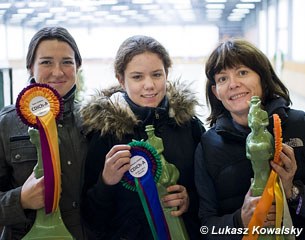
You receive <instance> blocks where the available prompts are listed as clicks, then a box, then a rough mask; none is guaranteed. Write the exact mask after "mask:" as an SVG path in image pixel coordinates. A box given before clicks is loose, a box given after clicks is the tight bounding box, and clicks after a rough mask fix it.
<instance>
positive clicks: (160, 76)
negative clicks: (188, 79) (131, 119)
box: [119, 52, 167, 107]
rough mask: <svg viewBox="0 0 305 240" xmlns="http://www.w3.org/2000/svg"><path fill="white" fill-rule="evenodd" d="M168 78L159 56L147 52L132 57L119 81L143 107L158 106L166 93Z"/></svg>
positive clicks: (131, 97) (130, 96) (133, 99)
mask: <svg viewBox="0 0 305 240" xmlns="http://www.w3.org/2000/svg"><path fill="white" fill-rule="evenodd" d="M166 78H167V76H166V73H165V69H164V65H163V62H162V60H161V59H160V58H159V56H158V55H157V54H155V53H151V52H145V53H141V54H139V55H136V56H134V57H133V58H132V60H131V61H130V62H129V63H128V64H127V66H126V69H125V71H124V77H123V78H122V79H119V81H120V83H121V85H122V87H123V88H124V89H125V91H126V92H127V94H128V96H129V98H130V99H131V100H132V101H133V102H134V103H136V104H137V105H139V106H142V107H157V106H158V105H159V103H160V102H161V101H162V99H163V98H164V96H165V93H166Z"/></svg>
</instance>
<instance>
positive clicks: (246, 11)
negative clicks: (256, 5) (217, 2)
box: [232, 8, 250, 14]
mask: <svg viewBox="0 0 305 240" xmlns="http://www.w3.org/2000/svg"><path fill="white" fill-rule="evenodd" d="M232 12H234V13H244V14H247V13H249V12H250V10H249V9H248V8H234V9H233V10H232Z"/></svg>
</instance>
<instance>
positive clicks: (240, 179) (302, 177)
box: [195, 98, 305, 240]
mask: <svg viewBox="0 0 305 240" xmlns="http://www.w3.org/2000/svg"><path fill="white" fill-rule="evenodd" d="M265 110H266V111H267V112H268V116H269V118H270V124H269V126H268V130H269V132H270V133H272V134H273V130H272V129H273V121H272V114H273V113H277V114H278V115H279V117H280V118H281V122H282V132H283V135H282V137H283V142H284V143H286V144H288V145H290V146H291V147H293V149H294V153H295V157H296V161H297V167H298V169H297V172H296V174H295V178H294V182H295V184H296V185H298V186H299V187H300V190H301V194H302V199H305V195H304V184H305V147H304V143H305V131H303V130H304V129H305V113H304V112H303V111H298V110H293V109H290V108H288V107H287V105H286V102H285V101H284V99H282V98H278V99H275V100H273V101H272V102H270V103H269V104H268V105H267V106H265ZM302 129H303V130H302ZM250 131H251V129H250V128H244V127H242V126H240V125H238V124H236V123H234V122H233V120H232V118H231V116H230V115H225V116H223V117H222V118H219V119H218V120H217V121H216V124H215V125H214V126H213V127H212V128H211V129H209V130H208V131H207V132H206V133H205V134H203V136H202V138H201V143H200V144H199V145H198V148H197V150H196V154H195V182H196V187H197V190H198V193H199V196H200V210H199V217H200V219H201V224H202V225H203V226H207V227H208V229H209V234H207V235H204V237H205V239H228V240H231V239H232V240H233V239H241V238H242V235H234V234H232V235H228V234H227V235H219V234H214V235H213V234H211V233H212V229H213V228H214V230H215V231H214V232H216V233H217V232H218V229H222V230H223V229H226V228H231V229H232V228H235V229H237V228H243V227H244V226H243V224H242V221H241V206H242V205H243V201H244V198H245V195H246V193H247V191H248V190H249V188H250V183H251V178H253V171H252V165H251V161H250V160H249V159H247V157H246V138H247V136H248V134H249V133H250ZM298 203H299V202H296V203H293V204H291V203H289V207H290V214H291V216H292V220H293V224H294V226H295V227H298V228H303V229H305V203H304V201H303V204H302V206H301V209H300V213H299V214H298V215H297V214H296V208H297V206H298ZM232 231H234V229H233V230H232ZM219 233H221V230H219ZM297 239H305V233H304V230H303V231H302V235H301V236H299V238H297Z"/></svg>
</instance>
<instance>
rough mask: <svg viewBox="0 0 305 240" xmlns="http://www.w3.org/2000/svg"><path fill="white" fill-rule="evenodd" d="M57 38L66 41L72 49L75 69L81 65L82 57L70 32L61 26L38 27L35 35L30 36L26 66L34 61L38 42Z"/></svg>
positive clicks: (28, 67) (29, 65)
mask: <svg viewBox="0 0 305 240" xmlns="http://www.w3.org/2000/svg"><path fill="white" fill-rule="evenodd" d="M53 39H55V40H58V41H62V42H66V43H68V44H69V45H70V47H71V48H72V49H73V51H74V54H75V61H76V67H77V69H79V68H80V66H81V65H82V57H81V55H80V53H79V50H78V47H77V44H76V42H75V40H74V38H73V37H72V36H71V34H70V33H69V32H68V31H67V29H65V28H63V27H45V28H42V29H40V30H39V31H38V32H37V33H35V35H34V36H33V37H32V39H31V41H30V44H29V48H28V53H27V55H26V68H27V69H28V70H29V69H30V68H31V66H32V65H33V63H34V61H35V54H36V50H37V47H38V46H39V44H40V42H41V41H43V40H53Z"/></svg>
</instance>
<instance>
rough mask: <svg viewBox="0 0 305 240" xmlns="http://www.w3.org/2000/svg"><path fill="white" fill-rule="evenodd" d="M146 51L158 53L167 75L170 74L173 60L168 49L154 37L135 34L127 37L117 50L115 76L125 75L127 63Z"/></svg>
mask: <svg viewBox="0 0 305 240" xmlns="http://www.w3.org/2000/svg"><path fill="white" fill-rule="evenodd" d="M144 52H151V53H155V54H157V55H158V56H159V57H160V59H161V60H162V62H163V65H164V69H165V73H166V75H167V74H168V69H169V68H170V67H171V66H172V61H171V59H170V57H169V54H168V52H167V51H166V49H165V48H164V47H163V46H162V45H161V44H160V43H159V42H158V41H157V40H155V39H154V38H152V37H148V36H143V35H135V36H132V37H129V38H127V39H126V40H125V41H124V42H123V43H122V44H121V46H120V47H119V49H118V51H117V54H116V57H115V61H114V71H115V76H116V77H117V78H119V77H124V71H125V69H126V67H127V64H128V63H129V62H130V61H131V60H132V58H133V57H134V56H136V55H139V54H141V53H144Z"/></svg>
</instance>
